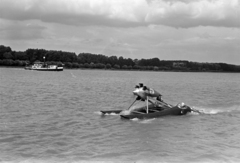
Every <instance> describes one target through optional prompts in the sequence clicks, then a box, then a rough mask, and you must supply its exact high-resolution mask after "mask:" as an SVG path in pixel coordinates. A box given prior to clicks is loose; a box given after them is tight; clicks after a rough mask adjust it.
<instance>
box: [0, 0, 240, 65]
mask: <svg viewBox="0 0 240 163" xmlns="http://www.w3.org/2000/svg"><path fill="white" fill-rule="evenodd" d="M0 45H5V46H10V47H11V48H12V49H13V50H17V51H18V50H21V51H24V50H26V49H28V48H43V49H47V50H63V51H70V52H75V53H76V54H79V53H82V52H89V53H94V54H103V55H107V56H112V55H116V56H123V57H125V58H132V59H135V58H138V59H141V58H146V59H147V58H153V57H157V58H159V59H160V60H189V61H197V62H225V63H230V64H237V65H240V0H0Z"/></svg>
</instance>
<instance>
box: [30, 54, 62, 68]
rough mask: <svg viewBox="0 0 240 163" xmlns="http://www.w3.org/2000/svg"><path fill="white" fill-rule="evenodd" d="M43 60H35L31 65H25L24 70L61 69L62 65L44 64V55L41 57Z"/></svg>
mask: <svg viewBox="0 0 240 163" xmlns="http://www.w3.org/2000/svg"><path fill="white" fill-rule="evenodd" d="M43 59H44V62H39V61H36V62H34V64H33V65H27V66H26V67H25V70H37V71H63V66H62V65H61V66H59V65H56V64H46V63H45V56H44V57H43Z"/></svg>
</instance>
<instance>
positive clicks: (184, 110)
mask: <svg viewBox="0 0 240 163" xmlns="http://www.w3.org/2000/svg"><path fill="white" fill-rule="evenodd" d="M177 107H178V108H179V109H181V112H180V114H181V115H185V114H187V113H190V112H191V111H192V109H191V108H190V107H189V106H187V105H185V104H184V103H183V102H182V103H179V104H178V105H177Z"/></svg>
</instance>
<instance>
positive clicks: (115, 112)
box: [100, 110, 122, 115]
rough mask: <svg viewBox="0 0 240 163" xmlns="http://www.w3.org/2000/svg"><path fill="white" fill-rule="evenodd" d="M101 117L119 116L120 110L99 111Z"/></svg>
mask: <svg viewBox="0 0 240 163" xmlns="http://www.w3.org/2000/svg"><path fill="white" fill-rule="evenodd" d="M100 112H101V113H102V114H103V115H106V114H120V113H121V112H122V110H105V111H104V110H101V111H100Z"/></svg>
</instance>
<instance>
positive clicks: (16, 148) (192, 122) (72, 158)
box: [0, 68, 240, 163]
mask: <svg viewBox="0 0 240 163" xmlns="http://www.w3.org/2000/svg"><path fill="white" fill-rule="evenodd" d="M239 79H240V74H236V73H229V74H228V73H189V72H188V73H183V72H178V73H177V72H141V71H100V70H64V71H63V72H40V71H27V70H23V69H15V68H10V69H9V68H0V100H1V101H0V103H1V105H0V107H1V108H0V162H4V163H13V162H14V163H15V162H24V163H32V162H37V163H38V162H59V163H65V162H68V163H69V162H149V161H150V162H239V161H240V134H239V133H240V127H239V124H240V100H239V99H240V82H239V81H240V80H239ZM139 82H143V83H145V84H146V85H147V86H150V87H153V88H155V89H156V90H158V91H159V92H160V93H161V94H162V95H163V99H164V100H165V101H166V102H168V103H170V104H177V103H179V102H184V103H186V104H187V105H190V106H194V107H195V108H196V109H202V110H203V111H204V112H205V113H206V114H204V115H198V114H189V115H186V116H176V117H174V116H168V117H163V118H157V119H150V120H133V121H128V120H123V119H121V118H119V116H117V115H111V116H110V115H109V116H101V115H100V114H99V110H108V109H125V108H127V107H128V106H129V105H130V104H131V103H132V101H133V100H134V97H133V95H132V90H133V89H134V87H135V85H136V84H137V83H139Z"/></svg>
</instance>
